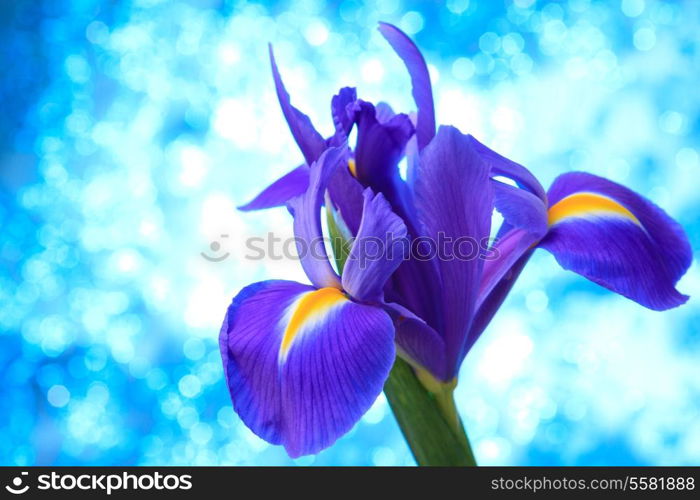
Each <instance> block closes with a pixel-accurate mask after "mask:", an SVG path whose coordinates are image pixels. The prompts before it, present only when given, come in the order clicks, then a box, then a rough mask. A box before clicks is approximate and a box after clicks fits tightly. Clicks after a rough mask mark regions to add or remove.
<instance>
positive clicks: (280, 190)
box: [238, 165, 309, 212]
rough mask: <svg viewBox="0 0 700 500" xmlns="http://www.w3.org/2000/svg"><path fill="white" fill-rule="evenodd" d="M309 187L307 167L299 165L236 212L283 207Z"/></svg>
mask: <svg viewBox="0 0 700 500" xmlns="http://www.w3.org/2000/svg"><path fill="white" fill-rule="evenodd" d="M308 187H309V167H307V166H306V165H301V166H299V167H297V168H295V169H294V170H292V171H291V172H289V173H287V174H285V175H283V176H282V177H280V178H279V179H277V180H276V181H275V182H273V183H272V184H270V185H269V186H268V187H266V188H265V190H264V191H263V192H262V193H260V194H259V195H257V196H256V197H255V198H254V199H253V200H252V201H250V202H248V203H246V204H245V205H241V206H240V207H238V210H242V211H244V212H247V211H250V210H262V209H264V208H273V207H281V206H284V205H285V204H286V203H287V202H288V201H289V200H291V199H292V198H294V197H295V196H299V195H300V194H302V193H304V192H305V191H306V189H307V188H308Z"/></svg>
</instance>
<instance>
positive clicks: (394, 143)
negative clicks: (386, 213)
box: [353, 101, 413, 223]
mask: <svg viewBox="0 0 700 500" xmlns="http://www.w3.org/2000/svg"><path fill="white" fill-rule="evenodd" d="M353 111H354V116H355V121H356V122H357V146H356V148H355V169H356V172H357V178H358V179H359V180H360V182H362V183H363V185H365V186H369V187H371V188H372V189H373V190H374V191H378V192H381V193H383V194H384V196H385V197H386V199H387V200H389V202H390V203H391V205H392V207H393V208H394V210H396V212H397V213H398V214H399V215H400V216H401V217H403V218H404V220H408V219H409V214H410V213H411V209H410V208H409V196H408V192H407V189H408V187H407V186H406V183H405V182H404V181H403V180H402V179H401V176H400V175H399V168H398V165H399V161H400V160H401V157H402V156H403V152H404V149H405V147H406V143H407V142H408V140H409V139H410V137H411V136H412V135H413V125H412V124H411V120H409V118H408V116H406V115H404V114H399V115H394V116H392V117H391V118H390V119H389V120H388V121H387V122H385V123H379V121H378V120H377V117H376V112H375V109H374V106H373V105H372V104H370V103H368V102H365V101H357V102H356V103H355V106H354V109H353ZM409 223H410V221H409Z"/></svg>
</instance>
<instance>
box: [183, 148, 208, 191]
mask: <svg viewBox="0 0 700 500" xmlns="http://www.w3.org/2000/svg"><path fill="white" fill-rule="evenodd" d="M207 163H208V157H207V155H206V153H205V152H204V151H202V150H201V149H199V148H197V147H194V146H186V147H184V148H182V151H180V176H179V180H180V184H182V185H183V186H187V187H196V186H199V185H200V184H201V183H202V180H203V179H204V176H205V175H206V173H207V170H208V167H207Z"/></svg>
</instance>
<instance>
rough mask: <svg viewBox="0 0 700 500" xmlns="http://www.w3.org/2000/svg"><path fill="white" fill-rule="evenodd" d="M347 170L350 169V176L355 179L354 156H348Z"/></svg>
mask: <svg viewBox="0 0 700 500" xmlns="http://www.w3.org/2000/svg"><path fill="white" fill-rule="evenodd" d="M348 170H350V173H351V174H352V176H353V177H355V178H356V179H357V166H356V165H355V159H354V158H350V159H349V160H348Z"/></svg>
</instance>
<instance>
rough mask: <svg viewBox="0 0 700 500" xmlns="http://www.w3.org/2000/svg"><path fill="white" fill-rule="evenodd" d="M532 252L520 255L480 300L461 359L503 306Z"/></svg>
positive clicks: (531, 250) (528, 251)
mask: <svg viewBox="0 0 700 500" xmlns="http://www.w3.org/2000/svg"><path fill="white" fill-rule="evenodd" d="M533 251H534V249H530V250H527V251H526V252H525V253H524V254H522V255H521V256H520V258H519V259H518V260H517V261H516V262H515V264H513V265H512V266H511V267H510V268H509V269H508V271H507V272H506V274H505V275H504V276H503V277H502V278H501V280H500V281H499V282H498V283H497V284H496V286H495V287H494V288H493V289H492V290H491V293H489V294H488V295H486V296H485V297H483V298H482V300H481V306H480V307H479V308H478V309H477V311H476V314H475V315H474V322H473V323H472V326H471V329H470V330H469V335H468V336H467V342H466V344H465V345H464V348H463V349H462V357H464V356H466V355H467V353H468V352H469V350H470V349H471V348H472V347H473V346H474V343H475V342H476V341H477V340H479V337H480V336H481V334H482V333H483V332H484V330H485V329H486V327H487V326H488V325H489V323H490V322H491V320H492V319H493V317H494V315H495V314H496V312H498V309H499V308H500V307H501V305H503V302H504V301H505V299H506V297H507V296H508V294H509V293H510V290H511V289H512V288H513V285H514V284H515V282H516V280H517V279H518V277H519V276H520V273H521V272H522V270H523V268H524V267H525V264H527V262H528V261H529V260H530V256H531V255H532V253H533Z"/></svg>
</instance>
